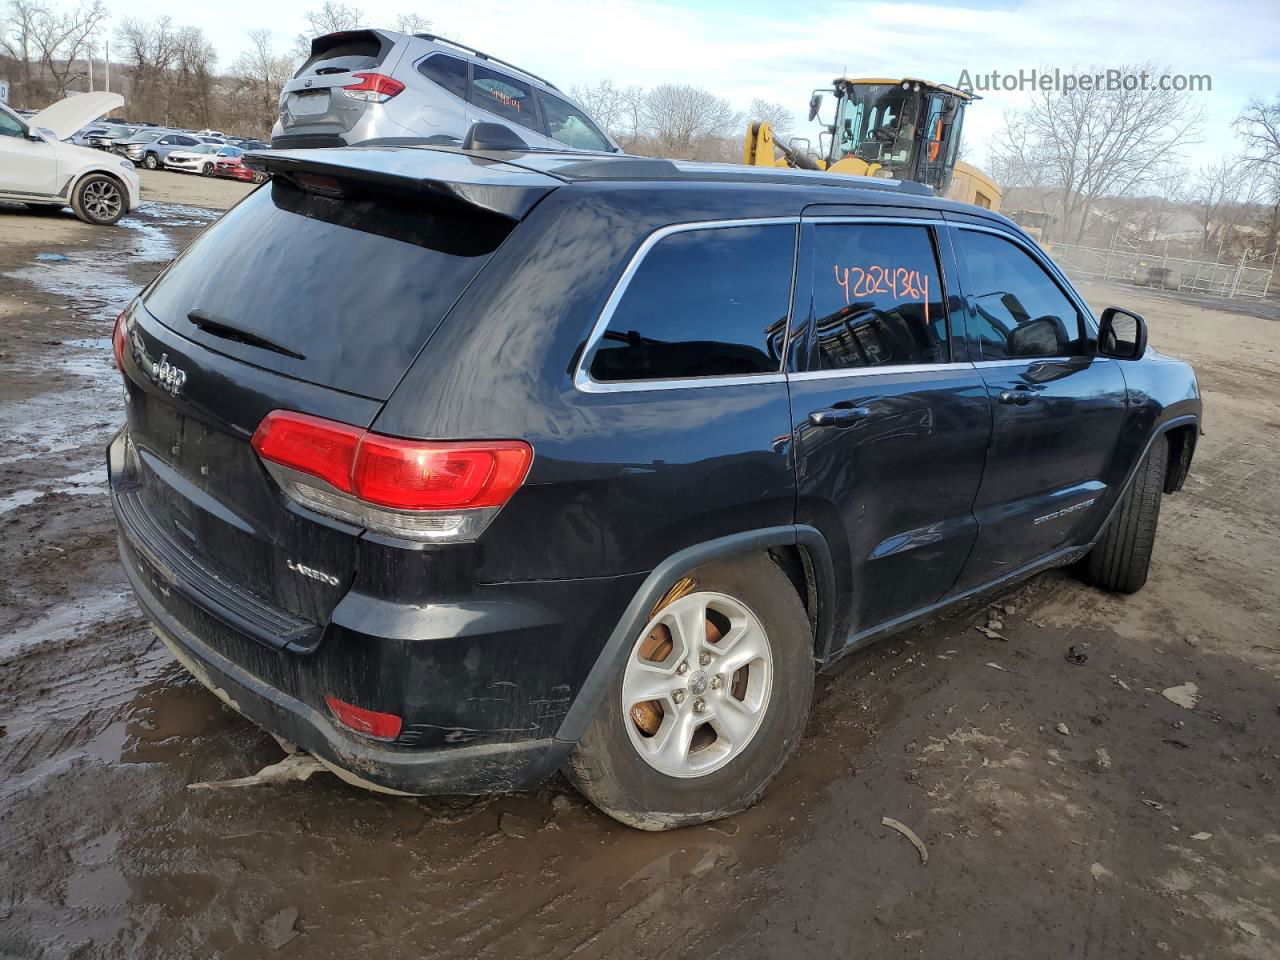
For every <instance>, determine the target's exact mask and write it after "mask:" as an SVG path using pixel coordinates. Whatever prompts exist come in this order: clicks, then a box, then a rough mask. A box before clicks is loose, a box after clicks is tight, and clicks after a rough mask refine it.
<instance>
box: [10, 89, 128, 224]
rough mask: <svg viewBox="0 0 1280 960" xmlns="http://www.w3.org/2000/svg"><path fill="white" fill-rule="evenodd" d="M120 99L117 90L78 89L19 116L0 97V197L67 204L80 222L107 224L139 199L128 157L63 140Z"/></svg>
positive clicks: (122, 100)
mask: <svg viewBox="0 0 1280 960" xmlns="http://www.w3.org/2000/svg"><path fill="white" fill-rule="evenodd" d="M123 104H124V97H122V96H120V95H119V94H118V93H81V94H78V95H75V96H71V97H67V98H66V99H65V100H59V101H58V102H57V103H55V104H53V105H52V106H49V107H46V108H45V109H44V110H41V111H40V112H39V113H37V114H35V115H34V116H32V117H30V118H28V119H25V120H24V119H23V118H22V117H20V116H19V115H18V114H17V113H15V112H14V111H13V110H11V109H9V108H8V107H7V106H5V105H4V104H3V103H0V200H18V201H21V202H23V203H26V204H29V205H32V206H57V207H65V206H70V207H71V209H72V210H74V211H75V213H76V216H77V217H79V218H80V219H81V220H83V221H85V222H86V223H94V224H110V223H115V222H116V221H117V220H119V219H120V218H121V217H122V216H124V215H125V214H126V213H128V212H129V211H130V210H132V209H134V208H135V207H136V206H137V205H138V204H139V203H140V202H141V199H142V185H141V183H140V181H139V180H138V171H137V170H136V169H135V168H134V166H133V164H132V163H131V162H129V161H128V160H121V159H120V158H119V157H118V156H115V155H114V154H109V153H103V152H102V151H101V150H91V149H89V148H88V147H77V146H75V145H74V144H71V143H64V142H63V141H64V140H65V139H66V138H67V137H70V136H72V135H73V134H74V133H75V132H76V131H77V130H79V129H80V128H81V127H83V126H84V125H85V124H87V123H90V122H92V121H94V120H96V119H98V118H99V117H101V116H105V115H106V114H108V113H111V112H112V111H113V110H115V109H117V108H118V107H120V106H122V105H123Z"/></svg>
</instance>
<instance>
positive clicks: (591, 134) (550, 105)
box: [538, 90, 613, 150]
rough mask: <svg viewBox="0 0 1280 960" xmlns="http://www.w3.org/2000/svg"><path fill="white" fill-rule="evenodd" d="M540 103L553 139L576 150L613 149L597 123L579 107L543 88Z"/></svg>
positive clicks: (543, 117)
mask: <svg viewBox="0 0 1280 960" xmlns="http://www.w3.org/2000/svg"><path fill="white" fill-rule="evenodd" d="M538 103H540V104H541V105H542V119H543V120H544V121H545V122H546V125H547V136H548V137H550V138H551V139H552V140H559V141H560V142H561V143H563V144H566V145H568V146H570V147H573V148H574V149H575V150H612V149H613V148H612V147H611V146H609V142H608V141H607V140H605V138H604V137H602V136H601V135H600V131H599V130H597V129H596V125H595V124H594V123H592V122H591V121H590V120H588V119H587V115H586V114H585V113H583V112H582V111H581V110H579V109H578V108H577V107H573V106H570V105H569V104H567V103H565V102H564V101H563V100H561V99H560V98H559V97H553V96H552V95H551V94H549V93H544V92H543V91H541V90H539V91H538Z"/></svg>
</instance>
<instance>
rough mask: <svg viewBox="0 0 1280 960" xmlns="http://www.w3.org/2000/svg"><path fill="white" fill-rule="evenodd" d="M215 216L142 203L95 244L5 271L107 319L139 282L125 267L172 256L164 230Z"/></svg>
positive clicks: (173, 246) (173, 244) (82, 311)
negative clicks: (115, 234) (113, 233)
mask: <svg viewBox="0 0 1280 960" xmlns="http://www.w3.org/2000/svg"><path fill="white" fill-rule="evenodd" d="M215 217H216V214H215V213H214V212H213V211H209V210H203V209H201V208H199V207H188V206H183V205H181V204H167V203H148V204H146V205H144V206H143V207H142V208H140V209H139V210H138V211H136V212H135V213H134V214H132V215H131V216H128V217H125V218H124V219H122V220H121V221H120V222H119V223H117V224H116V227H117V228H118V229H120V230H121V231H122V236H121V237H120V238H119V240H115V242H112V243H110V244H109V245H104V246H103V247H99V248H96V249H81V250H72V251H70V252H68V253H67V254H66V255H65V259H61V260H47V261H41V262H39V263H36V264H33V265H31V266H27V267H20V268H19V269H17V270H12V271H10V272H9V273H8V276H11V277H15V278H17V279H19V280H23V281H25V282H27V283H30V284H31V285H32V286H34V287H36V288H37V289H39V290H42V291H44V292H45V293H48V294H52V295H55V296H57V297H58V298H59V299H60V300H63V301H65V302H66V303H67V304H68V305H70V306H71V307H72V308H73V309H75V310H76V312H77V313H79V314H81V315H84V316H87V317H88V318H89V319H93V320H113V319H114V318H115V316H116V314H118V313H119V312H120V311H121V309H123V308H124V305H125V304H127V303H128V302H129V300H130V299H132V297H133V296H134V294H136V293H137V292H138V289H139V287H140V286H141V284H139V283H138V281H137V280H136V279H134V278H133V277H132V276H131V273H130V268H132V267H135V266H137V265H139V264H143V263H165V262H167V261H169V260H172V259H173V258H174V256H176V255H177V253H178V244H177V243H176V242H175V241H174V239H173V238H172V237H171V236H170V235H169V230H170V229H172V228H173V227H179V226H191V225H193V224H201V225H203V224H207V223H211V222H212V221H213V220H214V218H215ZM113 239H114V238H113Z"/></svg>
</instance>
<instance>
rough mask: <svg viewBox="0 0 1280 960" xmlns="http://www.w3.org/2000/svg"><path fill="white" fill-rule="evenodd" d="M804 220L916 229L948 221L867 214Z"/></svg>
mask: <svg viewBox="0 0 1280 960" xmlns="http://www.w3.org/2000/svg"><path fill="white" fill-rule="evenodd" d="M803 219H804V222H805V223H905V224H909V225H911V226H916V227H919V226H925V227H941V226H946V224H947V221H945V220H942V219H940V218H938V217H873V216H867V215H866V214H862V215H859V214H849V215H847V216H841V215H839V214H831V215H822V216H814V217H804V218H803Z"/></svg>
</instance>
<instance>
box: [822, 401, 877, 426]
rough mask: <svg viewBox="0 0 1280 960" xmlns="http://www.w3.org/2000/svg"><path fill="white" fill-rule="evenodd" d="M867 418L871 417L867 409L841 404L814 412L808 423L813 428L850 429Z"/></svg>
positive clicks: (845, 403) (846, 403)
mask: <svg viewBox="0 0 1280 960" xmlns="http://www.w3.org/2000/svg"><path fill="white" fill-rule="evenodd" d="M869 416H871V410H870V408H869V407H860V406H856V405H854V404H852V403H848V402H843V403H837V404H835V405H834V406H831V407H827V408H826V409H824V410H814V411H813V412H812V413H811V414H809V422H810V423H811V424H813V425H814V426H815V427H851V426H853V425H854V424H855V423H857V422H858V421H859V420H861V419H862V418H863V417H869Z"/></svg>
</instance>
